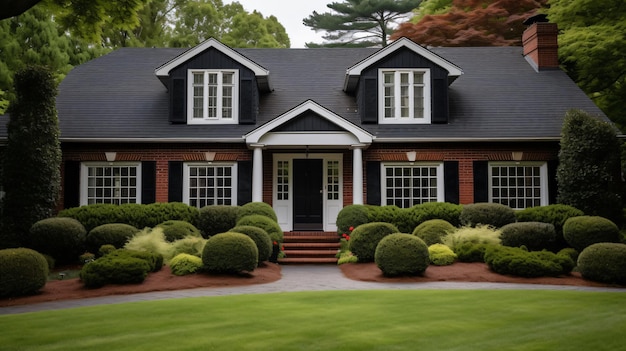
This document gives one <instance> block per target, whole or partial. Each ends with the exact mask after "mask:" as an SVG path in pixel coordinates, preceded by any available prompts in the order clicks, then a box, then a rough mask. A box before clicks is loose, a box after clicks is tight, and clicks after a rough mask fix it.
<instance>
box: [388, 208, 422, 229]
mask: <svg viewBox="0 0 626 351" xmlns="http://www.w3.org/2000/svg"><path fill="white" fill-rule="evenodd" d="M385 207H389V206H385ZM391 223H393V225H395V226H396V227H397V228H398V230H399V231H400V232H402V233H411V232H412V231H413V229H415V223H413V221H412V220H411V209H410V208H398V209H397V210H396V211H395V213H394V217H393V221H392V222H391Z"/></svg>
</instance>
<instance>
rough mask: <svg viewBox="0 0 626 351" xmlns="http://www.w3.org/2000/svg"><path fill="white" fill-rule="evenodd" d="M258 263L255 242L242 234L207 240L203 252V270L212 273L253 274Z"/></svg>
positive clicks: (216, 236) (219, 235)
mask: <svg viewBox="0 0 626 351" xmlns="http://www.w3.org/2000/svg"><path fill="white" fill-rule="evenodd" d="M257 216H258V215H257ZM248 217H250V216H248ZM261 217H263V216H261ZM263 218H267V217H263ZM268 219H269V218H268ZM258 262H259V251H258V249H257V247H256V244H255V243H254V240H252V239H251V238H250V237H249V236H247V235H245V234H241V233H234V232H226V233H220V234H217V235H214V236H212V237H211V238H209V240H207V242H206V245H205V246H204V250H203V252H202V263H203V269H204V270H206V271H207V272H210V273H235V274H238V273H241V272H252V271H253V270H254V269H256V267H257V264H258Z"/></svg>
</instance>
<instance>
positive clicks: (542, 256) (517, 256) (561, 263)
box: [485, 245, 574, 278]
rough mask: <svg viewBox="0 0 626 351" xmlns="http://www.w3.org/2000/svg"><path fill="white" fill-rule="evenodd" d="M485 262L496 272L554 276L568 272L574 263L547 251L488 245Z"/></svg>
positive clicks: (522, 275) (565, 257) (566, 257)
mask: <svg viewBox="0 0 626 351" xmlns="http://www.w3.org/2000/svg"><path fill="white" fill-rule="evenodd" d="M485 263H487V264H488V265H489V268H491V269H492V270H493V271H494V272H496V273H498V274H509V275H515V276H520V277H528V278H532V277H544V276H551V277H556V276H559V275H563V274H568V273H570V271H571V270H572V268H573V266H574V263H573V262H572V260H571V259H570V258H569V257H568V256H566V255H561V256H558V255H557V254H555V253H553V252H549V251H530V252H529V251H526V250H524V249H522V248H518V247H508V246H495V245H494V246H490V247H488V248H487V250H486V251H485Z"/></svg>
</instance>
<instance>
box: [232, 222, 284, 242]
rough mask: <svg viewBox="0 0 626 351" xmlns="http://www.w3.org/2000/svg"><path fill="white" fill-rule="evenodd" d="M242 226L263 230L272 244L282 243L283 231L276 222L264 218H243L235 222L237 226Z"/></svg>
mask: <svg viewBox="0 0 626 351" xmlns="http://www.w3.org/2000/svg"><path fill="white" fill-rule="evenodd" d="M242 225H251V226H253V227H258V228H261V229H263V230H265V232H267V235H269V236H270V239H272V242H274V241H275V242H276V243H277V244H278V245H280V244H281V243H282V242H283V235H284V233H283V230H282V229H280V226H279V225H278V223H276V221H273V220H271V219H269V218H267V217H265V216H261V215H250V216H245V217H243V218H242V219H240V220H239V221H238V222H237V226H242ZM231 228H232V227H231Z"/></svg>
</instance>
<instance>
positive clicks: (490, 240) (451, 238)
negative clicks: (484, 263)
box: [441, 225, 501, 254]
mask: <svg viewBox="0 0 626 351" xmlns="http://www.w3.org/2000/svg"><path fill="white" fill-rule="evenodd" d="M500 233H501V232H500V230H498V229H495V228H493V227H491V226H488V225H478V226H476V227H462V228H459V229H457V230H456V231H454V232H452V233H448V234H447V235H446V236H444V237H443V238H441V242H442V243H443V244H445V245H446V246H448V247H449V248H451V249H452V250H453V251H454V252H456V247H457V246H458V245H460V244H463V243H471V244H496V245H499V244H500ZM457 254H458V253H457Z"/></svg>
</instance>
